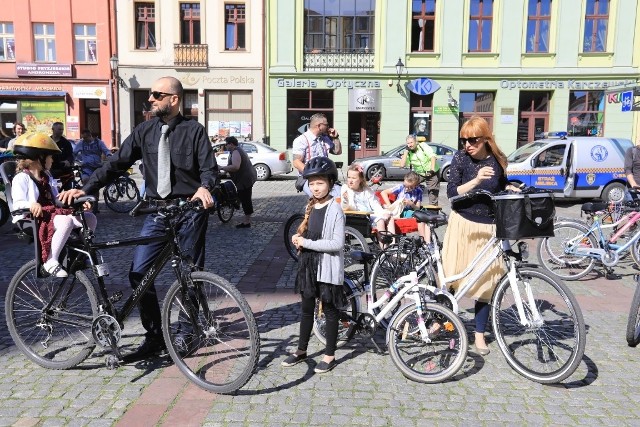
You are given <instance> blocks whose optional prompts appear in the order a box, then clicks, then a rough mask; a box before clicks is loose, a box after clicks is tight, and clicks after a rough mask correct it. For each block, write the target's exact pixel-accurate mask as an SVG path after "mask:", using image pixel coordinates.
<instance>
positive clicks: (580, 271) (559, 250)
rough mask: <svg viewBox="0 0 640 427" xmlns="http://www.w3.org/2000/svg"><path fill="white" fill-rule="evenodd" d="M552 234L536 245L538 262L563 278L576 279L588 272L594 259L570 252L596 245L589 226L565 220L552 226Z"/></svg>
mask: <svg viewBox="0 0 640 427" xmlns="http://www.w3.org/2000/svg"><path fill="white" fill-rule="evenodd" d="M553 234H554V237H547V238H545V239H543V240H541V241H540V243H539V245H538V260H539V261H540V264H542V265H543V266H544V267H546V268H547V269H548V270H550V271H551V272H552V273H554V274H556V275H557V276H558V277H560V278H561V279H565V280H577V279H580V278H581V277H584V276H586V275H587V274H589V272H590V271H591V270H593V267H594V266H595V263H596V259H595V258H593V257H590V256H581V255H576V254H575V253H571V252H574V251H575V250H576V249H590V248H597V247H598V240H597V239H596V237H595V236H594V235H593V233H590V232H589V228H587V227H585V226H584V225H582V224H580V223H577V222H572V221H565V222H559V223H557V224H556V225H555V226H554V227H553ZM567 252H569V253H567Z"/></svg>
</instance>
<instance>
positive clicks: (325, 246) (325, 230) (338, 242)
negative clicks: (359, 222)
mask: <svg viewBox="0 0 640 427" xmlns="http://www.w3.org/2000/svg"><path fill="white" fill-rule="evenodd" d="M344 223H345V218H344V212H342V208H341V207H340V203H338V202H336V201H335V199H331V201H329V205H328V206H327V212H326V214H325V217H324V224H323V226H322V236H321V238H320V239H319V240H309V239H303V240H302V247H304V248H307V249H311V250H314V251H316V252H322V256H321V257H320V265H319V266H318V277H317V279H318V281H319V282H323V283H331V284H333V285H342V283H343V281H344Z"/></svg>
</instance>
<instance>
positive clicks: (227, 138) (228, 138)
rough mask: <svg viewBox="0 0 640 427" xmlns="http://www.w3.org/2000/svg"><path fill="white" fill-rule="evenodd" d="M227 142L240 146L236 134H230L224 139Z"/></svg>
mask: <svg viewBox="0 0 640 427" xmlns="http://www.w3.org/2000/svg"><path fill="white" fill-rule="evenodd" d="M224 142H225V144H232V145H235V146H236V147H237V146H238V139H237V138H236V137H235V136H228V137H226V138H225V139H224Z"/></svg>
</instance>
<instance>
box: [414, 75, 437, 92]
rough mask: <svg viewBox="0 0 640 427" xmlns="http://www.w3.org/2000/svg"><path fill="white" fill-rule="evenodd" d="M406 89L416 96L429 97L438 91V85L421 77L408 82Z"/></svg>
mask: <svg viewBox="0 0 640 427" xmlns="http://www.w3.org/2000/svg"><path fill="white" fill-rule="evenodd" d="M407 88H408V89H409V90H410V91H411V92H413V93H415V94H416V95H431V94H432V93H434V92H436V91H437V90H438V89H440V85H439V84H438V83H437V82H436V81H434V80H431V79H428V78H426V77H422V78H419V79H415V80H411V81H410V82H408V83H407Z"/></svg>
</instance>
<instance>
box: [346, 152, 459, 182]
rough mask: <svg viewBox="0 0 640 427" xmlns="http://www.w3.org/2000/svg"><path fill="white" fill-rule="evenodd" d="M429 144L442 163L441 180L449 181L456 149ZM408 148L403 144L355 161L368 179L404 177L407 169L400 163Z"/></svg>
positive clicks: (440, 163) (438, 161) (437, 160)
mask: <svg viewBox="0 0 640 427" xmlns="http://www.w3.org/2000/svg"><path fill="white" fill-rule="evenodd" d="M428 144H429V146H430V147H431V148H432V149H433V151H434V152H435V153H436V162H437V163H438V164H439V165H440V176H439V178H440V180H441V181H448V180H449V165H451V159H453V153H454V152H455V150H454V149H453V148H451V147H449V146H447V145H442V144H435V143H432V142H429V143H428ZM406 149H407V146H406V145H404V144H403V145H400V146H399V147H396V148H394V149H392V150H389V151H387V152H386V153H382V154H380V155H379V156H372V157H363V158H362V159H356V160H355V161H357V162H358V163H360V164H361V165H362V167H363V168H364V171H365V176H366V177H367V179H371V177H372V176H374V175H381V176H382V177H383V178H387V179H402V177H404V175H405V174H406V173H407V169H406V168H403V167H402V165H401V164H400V158H401V157H402V154H403V153H404V151H405V150H406Z"/></svg>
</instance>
